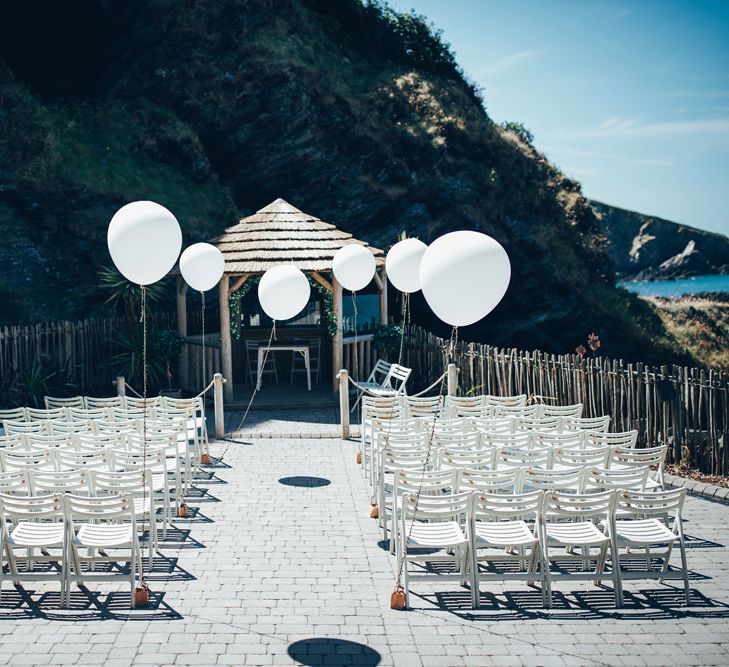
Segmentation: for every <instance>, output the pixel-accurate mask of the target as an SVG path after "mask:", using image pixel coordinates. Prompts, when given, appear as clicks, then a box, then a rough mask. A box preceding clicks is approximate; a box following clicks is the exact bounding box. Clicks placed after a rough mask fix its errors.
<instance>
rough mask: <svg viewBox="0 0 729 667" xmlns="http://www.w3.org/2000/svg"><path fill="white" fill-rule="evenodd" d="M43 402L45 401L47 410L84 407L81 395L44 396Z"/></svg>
mask: <svg viewBox="0 0 729 667" xmlns="http://www.w3.org/2000/svg"><path fill="white" fill-rule="evenodd" d="M43 402H44V403H45V405H46V409H47V410H54V409H56V408H83V407H84V399H83V396H69V397H68V398H57V397H54V396H44V397H43Z"/></svg>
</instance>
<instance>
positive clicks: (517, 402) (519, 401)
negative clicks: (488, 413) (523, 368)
mask: <svg viewBox="0 0 729 667" xmlns="http://www.w3.org/2000/svg"><path fill="white" fill-rule="evenodd" d="M483 399H484V403H486V405H492V406H494V407H496V408H517V407H521V406H525V405H526V403H527V395H526V394H515V395H514V396H495V395H493V394H486V395H485V396H484V397H483Z"/></svg>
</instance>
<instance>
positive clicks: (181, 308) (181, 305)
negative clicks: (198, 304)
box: [176, 276, 189, 388]
mask: <svg viewBox="0 0 729 667" xmlns="http://www.w3.org/2000/svg"><path fill="white" fill-rule="evenodd" d="M176 294H177V332H178V333H179V334H180V336H183V337H184V336H187V283H186V282H185V279H184V278H183V277H182V276H177V288H176ZM188 368H189V359H188V347H187V344H186V343H185V344H183V345H182V348H181V349H180V356H179V359H178V361H177V378H178V380H179V383H180V387H185V388H187V385H188V379H189V378H188V377H187V369H188Z"/></svg>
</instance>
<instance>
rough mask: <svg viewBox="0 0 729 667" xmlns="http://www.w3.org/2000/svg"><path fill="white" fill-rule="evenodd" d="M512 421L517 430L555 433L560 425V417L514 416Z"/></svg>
mask: <svg viewBox="0 0 729 667" xmlns="http://www.w3.org/2000/svg"><path fill="white" fill-rule="evenodd" d="M514 422H515V426H516V430H517V431H534V432H537V431H538V432H540V433H548V432H554V433H556V432H558V431H559V429H560V428H561V427H562V418H561V417H540V416H537V417H516V418H515V419H514Z"/></svg>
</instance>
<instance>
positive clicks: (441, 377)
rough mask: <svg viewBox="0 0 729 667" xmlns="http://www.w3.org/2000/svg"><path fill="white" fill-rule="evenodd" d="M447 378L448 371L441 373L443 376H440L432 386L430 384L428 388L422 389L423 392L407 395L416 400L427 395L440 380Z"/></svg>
mask: <svg viewBox="0 0 729 667" xmlns="http://www.w3.org/2000/svg"><path fill="white" fill-rule="evenodd" d="M446 377H448V371H447V370H446V371H443V375H441V376H440V377H439V378H438V379H437V380H436V381H435V382H434V383H433V384H431V385H430V386H429V387H426V388H425V389H423V391H419V392H418V393H417V394H408V396H410V397H411V398H417V397H418V396H422V395H423V394H426V393H428V392H429V391H430V390H431V389H433V388H434V387H435V386H436V385H437V384H438V383H439V382H440V381H441V380H443V379H444V378H446Z"/></svg>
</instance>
